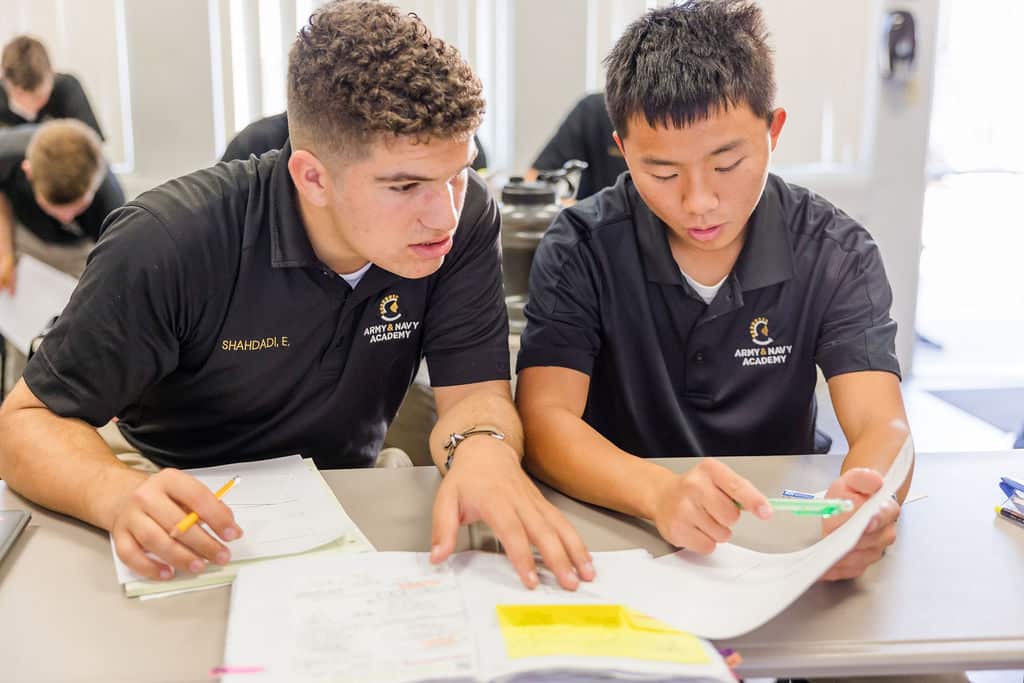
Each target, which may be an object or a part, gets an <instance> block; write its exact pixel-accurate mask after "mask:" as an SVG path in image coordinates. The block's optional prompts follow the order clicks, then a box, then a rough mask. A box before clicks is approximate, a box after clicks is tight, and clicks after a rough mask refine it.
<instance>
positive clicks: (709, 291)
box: [679, 268, 729, 304]
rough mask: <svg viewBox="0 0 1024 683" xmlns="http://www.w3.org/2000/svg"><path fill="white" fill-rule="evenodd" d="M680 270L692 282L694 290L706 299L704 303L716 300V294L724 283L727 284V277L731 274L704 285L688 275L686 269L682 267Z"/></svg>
mask: <svg viewBox="0 0 1024 683" xmlns="http://www.w3.org/2000/svg"><path fill="white" fill-rule="evenodd" d="M679 272H680V273H682V274H683V277H685V278H686V281H687V282H689V283H690V286H691V287H693V291H695V292H697V294H698V295H699V296H700V298H701V299H704V303H706V304H710V303H711V302H712V301H713V300H714V298H715V295H716V294H718V290H720V289H721V288H722V285H724V284H725V281H726V279H727V278H728V277H729V275H728V274H726V276H725V277H723V278H722V279H721V280H719V281H718V282H717V283H716V284H713V285H702V284H701V283H699V282H697V281H696V280H694V279H693V278H692V277H690V276H689V275H687V274H686V271H684V270H683V269H682V268H680V269H679Z"/></svg>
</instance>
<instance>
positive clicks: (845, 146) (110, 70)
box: [0, 0, 938, 366]
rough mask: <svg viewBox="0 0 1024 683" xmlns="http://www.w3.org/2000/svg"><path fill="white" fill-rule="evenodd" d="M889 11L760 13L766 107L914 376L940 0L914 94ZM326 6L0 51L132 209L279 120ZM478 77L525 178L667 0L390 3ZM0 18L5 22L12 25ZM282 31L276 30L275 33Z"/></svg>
mask: <svg viewBox="0 0 1024 683" xmlns="http://www.w3.org/2000/svg"><path fill="white" fill-rule="evenodd" d="M894 2H895V0H893V1H892V2H890V0H860V1H857V2H849V1H848V0H760V3H761V5H762V6H763V7H764V9H765V12H766V16H767V19H768V24H769V29H770V31H771V33H772V34H773V38H772V42H773V44H774V45H775V48H776V62H777V67H778V69H777V71H778V81H779V98H778V102H779V104H781V105H784V106H786V107H787V109H788V111H789V114H790V117H789V121H788V123H787V126H786V130H785V132H784V134H783V139H782V143H781V145H780V148H779V150H778V153H777V155H776V158H775V168H776V170H778V171H780V172H782V173H783V175H785V176H786V177H788V178H791V179H794V180H796V181H798V182H802V183H805V184H808V185H810V186H812V187H814V188H816V189H819V190H820V191H822V193H823V194H825V195H826V196H828V197H830V198H831V199H833V200H834V201H836V202H837V203H838V204H839V205H840V206H842V207H843V208H844V209H846V210H847V211H848V212H849V213H851V214H852V215H854V216H856V217H857V218H859V219H861V220H862V221H863V222H864V223H865V224H866V225H868V227H869V228H871V229H872V230H873V231H874V233H875V235H876V237H877V238H878V240H879V242H880V243H881V245H882V248H883V253H884V256H885V260H886V264H887V267H888V271H889V275H890V278H891V279H892V281H893V284H894V288H895V290H896V309H895V313H896V315H895V317H896V318H897V321H898V322H899V323H900V326H901V333H900V340H899V349H900V356H901V358H902V359H903V362H904V365H905V366H908V365H909V362H910V344H911V340H912V339H911V334H910V333H911V331H912V328H913V323H912V321H913V313H914V302H915V301H916V288H917V268H918V261H919V258H918V256H919V249H920V220H921V200H922V198H923V186H924V185H923V183H924V171H923V155H924V149H925V146H926V144H927V132H928V112H929V106H930V97H931V68H932V56H933V55H934V39H935V34H936V29H935V23H936V21H935V20H936V15H937V6H938V5H937V0H906V1H905V2H901V3H899V4H900V6H901V7H907V8H911V9H913V10H914V11H915V12H917V13H918V14H919V15H920V19H921V22H920V23H921V26H920V31H921V34H922V36H923V37H924V41H923V43H922V61H921V64H920V67H919V70H918V75H917V77H916V79H915V80H914V81H913V82H912V83H910V84H909V85H904V86H899V87H888V88H886V87H882V84H881V83H880V81H879V79H878V78H877V77H876V76H875V73H876V67H875V59H876V52H875V51H876V48H877V44H878V37H879V28H880V27H879V20H880V17H881V12H882V10H883V9H885V8H887V7H888V6H889V5H890V4H894ZM319 4H320V0H175V2H162V1H160V0H4V8H5V11H4V12H0V41H6V40H7V39H8V38H9V37H10V36H11V35H12V34H14V33H17V32H25V31H28V32H32V33H35V34H37V35H39V36H40V37H41V38H43V39H44V40H45V41H46V42H47V44H48V45H49V46H50V48H51V51H52V53H53V56H54V61H55V64H56V66H57V68H58V69H61V70H69V71H73V72H75V73H76V74H78V75H79V76H80V77H81V78H82V80H83V82H84V84H85V87H86V89H87V91H88V92H89V94H90V96H91V98H92V100H93V102H94V104H95V107H96V109H97V114H98V116H99V118H100V122H101V124H102V125H103V126H104V129H105V130H106V131H107V134H108V138H109V142H108V153H109V155H110V156H111V158H112V160H113V161H114V162H116V163H118V164H120V166H121V168H122V170H123V171H124V172H125V173H124V174H123V175H122V177H123V179H124V182H125V184H126V189H127V190H128V192H129V194H130V195H131V194H135V193H136V192H138V191H139V190H141V189H144V188H145V187H147V186H149V185H152V184H154V183H156V182H160V181H162V180H164V179H167V178H170V177H173V176H175V175H177V174H181V173H185V172H188V171H190V170H192V169H194V168H197V167H201V166H204V165H206V164H209V163H211V162H212V161H213V160H214V159H216V157H217V156H218V155H219V154H220V152H221V151H222V150H223V146H224V144H225V142H226V140H227V139H228V138H230V136H231V135H232V134H233V133H234V132H235V131H236V130H237V129H238V128H240V127H241V126H242V125H244V123H245V122H246V121H247V120H250V119H252V118H257V117H259V116H263V115H266V114H271V113H276V111H278V110H279V109H280V106H281V105H280V102H281V93H282V92H283V83H284V78H285V74H284V71H283V64H284V58H285V54H286V51H287V48H288V46H289V45H290V43H291V39H292V36H294V31H295V29H296V26H297V24H298V23H300V20H302V19H304V18H305V17H306V16H307V15H308V12H309V11H310V10H311V9H313V8H315V7H316V6H318V5H319ZM398 4H399V5H400V6H401V7H403V9H407V10H410V11H415V12H417V13H418V14H419V15H420V16H422V17H423V19H424V21H426V23H427V24H428V25H429V26H431V27H432V28H433V30H434V31H435V33H437V34H438V35H440V36H442V37H444V38H445V39H447V40H449V41H450V42H452V43H453V44H455V45H456V46H457V47H459V48H460V50H461V51H462V52H463V54H464V55H465V56H466V57H467V59H468V60H469V61H470V63H471V64H473V66H474V68H475V69H476V70H477V73H478V74H479V75H480V77H481V79H482V81H483V83H484V88H485V96H486V97H487V101H488V114H487V119H486V121H485V123H484V126H483V128H482V129H481V138H482V140H483V143H484V146H485V148H486V151H487V154H488V157H489V159H490V161H491V167H492V169H495V170H504V171H509V172H516V171H521V170H523V169H525V168H526V167H527V166H528V165H529V163H530V162H531V161H532V159H533V157H534V156H535V155H536V153H537V152H538V151H539V149H540V147H541V146H542V145H543V143H544V141H545V140H546V139H547V137H548V136H550V134H551V133H552V132H553V131H554V129H555V128H556V126H557V124H558V122H559V120H560V119H561V117H562V116H563V115H564V113H565V112H566V111H568V109H569V108H570V107H571V106H572V104H573V103H574V102H575V101H576V100H577V99H578V98H579V97H580V96H581V95H583V94H584V93H585V92H587V91H592V90H596V89H600V87H601V85H602V83H603V81H604V73H603V68H602V67H601V64H600V62H601V59H602V58H603V57H604V56H605V55H606V54H607V52H608V49H609V48H610V47H611V45H612V44H613V43H614V41H615V40H616V39H617V38H618V36H619V34H620V32H621V31H622V29H623V28H624V27H625V26H626V25H627V24H628V23H629V22H631V21H632V20H634V19H635V18H637V17H638V16H639V15H640V14H641V13H642V12H643V11H644V10H645V9H646V8H648V7H651V6H655V5H660V4H665V0H399V2H398ZM8 8H10V9H9V10H8ZM275 19H276V22H277V23H276V25H275V24H274V21H273V20H275Z"/></svg>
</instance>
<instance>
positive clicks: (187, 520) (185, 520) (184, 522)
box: [171, 477, 240, 538]
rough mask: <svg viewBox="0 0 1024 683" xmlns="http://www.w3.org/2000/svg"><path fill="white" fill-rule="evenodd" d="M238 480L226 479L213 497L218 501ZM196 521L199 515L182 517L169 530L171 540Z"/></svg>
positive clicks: (192, 514)
mask: <svg viewBox="0 0 1024 683" xmlns="http://www.w3.org/2000/svg"><path fill="white" fill-rule="evenodd" d="M239 479H240V477H231V479H228V481H227V482H226V483H225V484H224V485H223V486H221V487H220V488H219V489H217V493H215V494H213V495H215V496H217V498H218V499H220V498H221V496H223V495H224V494H225V493H227V492H228V491H230V490H231V487H232V486H234V485H235V484H237V483H238V480H239ZM198 521H199V515H197V514H196V513H195V512H190V513H188V514H187V515H185V516H184V517H182V518H181V521H180V522H178V523H177V524H176V525H175V526H174V529H172V530H171V538H177V537H178V536H181V535H182V534H183V533H185V532H186V531H188V530H189V529H191V528H192V525H193V524H195V523H196V522H198Z"/></svg>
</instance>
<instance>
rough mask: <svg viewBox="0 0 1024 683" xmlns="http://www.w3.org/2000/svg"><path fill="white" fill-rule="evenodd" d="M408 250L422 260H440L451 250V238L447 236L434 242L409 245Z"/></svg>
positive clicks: (449, 235)
mask: <svg viewBox="0 0 1024 683" xmlns="http://www.w3.org/2000/svg"><path fill="white" fill-rule="evenodd" d="M409 248H410V249H412V250H413V253H415V254H416V255H417V256H419V257H420V258H423V259H435V258H440V257H442V256H444V255H445V254H447V253H448V252H449V251H451V250H452V236H451V234H448V235H445V236H444V237H443V238H441V239H439V240H437V241H434V242H419V243H417V244H411V245H409Z"/></svg>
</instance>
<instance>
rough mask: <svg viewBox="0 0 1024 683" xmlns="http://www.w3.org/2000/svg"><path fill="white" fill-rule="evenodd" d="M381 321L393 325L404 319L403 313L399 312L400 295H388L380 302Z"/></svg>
mask: <svg viewBox="0 0 1024 683" xmlns="http://www.w3.org/2000/svg"><path fill="white" fill-rule="evenodd" d="M379 310H380V319H381V320H383V321H384V322H386V323H393V322H395V321H396V320H398V319H399V318H401V317H402V312H401V311H399V310H398V295H397V294H388V295H387V296H386V297H384V298H383V299H381V300H380V307H379Z"/></svg>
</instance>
